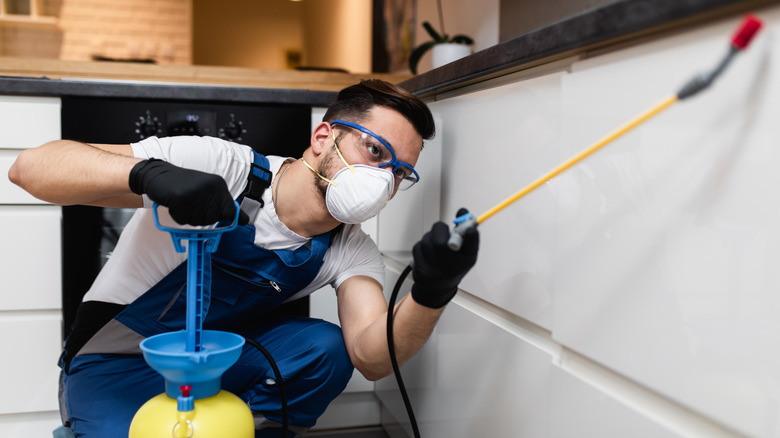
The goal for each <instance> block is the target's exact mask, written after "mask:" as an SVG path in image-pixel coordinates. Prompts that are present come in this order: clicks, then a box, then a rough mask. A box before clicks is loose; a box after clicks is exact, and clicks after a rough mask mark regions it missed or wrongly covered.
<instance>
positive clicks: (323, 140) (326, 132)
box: [311, 122, 333, 155]
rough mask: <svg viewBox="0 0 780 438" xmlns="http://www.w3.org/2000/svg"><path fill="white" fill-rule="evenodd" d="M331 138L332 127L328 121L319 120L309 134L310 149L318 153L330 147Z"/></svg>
mask: <svg viewBox="0 0 780 438" xmlns="http://www.w3.org/2000/svg"><path fill="white" fill-rule="evenodd" d="M332 140H333V128H331V126H330V123H328V122H320V124H319V125H317V127H315V128H314V132H313V133H312V134H311V149H312V152H314V154H315V155H320V154H322V153H324V152H327V151H328V149H330V147H331V146H333V145H332V144H331V141H332Z"/></svg>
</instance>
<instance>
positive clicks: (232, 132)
mask: <svg viewBox="0 0 780 438" xmlns="http://www.w3.org/2000/svg"><path fill="white" fill-rule="evenodd" d="M244 134H246V129H244V122H242V121H240V120H236V116H235V115H234V114H231V115H230V121H229V122H227V124H225V126H224V127H222V128H219V138H223V139H225V140H233V141H241V136H242V135H244Z"/></svg>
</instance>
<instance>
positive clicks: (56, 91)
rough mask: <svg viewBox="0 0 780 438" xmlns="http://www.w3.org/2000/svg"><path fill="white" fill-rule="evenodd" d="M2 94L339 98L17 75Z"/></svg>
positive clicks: (0, 88)
mask: <svg viewBox="0 0 780 438" xmlns="http://www.w3.org/2000/svg"><path fill="white" fill-rule="evenodd" d="M0 94H4V95H23V96H84V97H106V98H130V99H147V100H152V99H153V100H182V101H206V102H220V101H222V102H235V103H274V104H285V105H313V106H327V105H328V104H330V103H331V101H332V100H333V99H335V98H336V92H333V91H314V90H303V89H284V88H260V87H239V86H223V85H193V84H180V83H155V82H131V81H112V80H89V79H85V80H71V79H47V78H45V77H40V78H27V77H14V76H4V77H0Z"/></svg>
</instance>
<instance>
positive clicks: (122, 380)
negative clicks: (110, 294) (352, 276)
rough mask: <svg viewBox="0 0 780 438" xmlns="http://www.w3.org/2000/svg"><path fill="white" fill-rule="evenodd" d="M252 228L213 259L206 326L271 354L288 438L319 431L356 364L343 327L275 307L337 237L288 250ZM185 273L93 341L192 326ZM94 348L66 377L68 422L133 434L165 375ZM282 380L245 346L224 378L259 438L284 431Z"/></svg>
mask: <svg viewBox="0 0 780 438" xmlns="http://www.w3.org/2000/svg"><path fill="white" fill-rule="evenodd" d="M254 234H255V229H254V227H253V226H251V225H244V226H239V227H237V228H236V229H235V230H234V231H232V232H229V233H226V234H224V235H223V236H222V239H221V241H220V244H219V247H218V249H217V251H216V252H215V253H214V254H213V255H211V257H212V263H210V264H209V263H207V264H206V266H210V269H208V268H207V269H206V270H205V276H204V277H205V278H204V281H205V282H208V281H209V280H210V281H211V299H210V302H209V303H208V313H207V315H206V318H205V320H204V323H203V328H204V329H205V330H224V331H230V332H235V333H239V334H241V335H243V336H245V337H251V338H253V339H255V340H256V341H257V342H259V343H260V344H261V345H263V346H264V347H265V348H266V349H267V350H268V351H269V352H270V353H271V355H272V357H273V358H274V360H275V361H276V363H277V366H278V367H279V369H280V371H281V374H282V378H283V381H284V385H285V392H286V395H287V401H288V414H289V424H290V433H289V436H295V434H296V433H300V432H303V431H305V430H306V429H308V428H309V427H312V426H313V425H314V424H315V422H316V420H317V418H318V417H319V416H320V415H321V414H322V413H323V412H324V411H325V408H326V407H327V406H328V404H329V403H330V402H331V401H332V400H333V399H334V398H335V397H336V396H337V395H339V394H340V393H341V392H342V391H343V390H344V388H345V386H346V384H347V382H348V381H349V379H350V377H351V376H352V372H353V367H352V363H351V361H350V359H349V355H348V354H347V351H346V346H345V345H344V339H343V337H342V334H341V329H340V328H339V327H338V326H336V325H334V324H331V323H329V322H326V321H322V320H318V319H312V318H306V317H295V316H282V315H275V314H271V315H268V313H269V312H270V311H271V310H273V309H275V308H277V307H278V306H279V305H281V304H282V303H283V302H284V301H285V300H287V299H288V298H289V297H291V296H292V295H294V294H295V293H296V292H298V291H300V290H301V289H303V288H304V287H305V286H307V285H308V284H309V283H310V282H311V281H312V280H313V279H314V277H315V276H316V275H317V272H318V271H319V269H320V267H321V266H322V263H323V258H324V256H325V252H326V251H327V249H328V246H329V239H330V233H325V234H322V235H319V236H316V237H314V238H313V239H312V240H311V243H310V245H305V246H302V247H300V248H298V249H296V250H280V251H270V250H266V249H263V248H260V247H258V246H256V245H255V244H254ZM186 271H187V266H186V263H183V264H182V265H180V266H178V267H177V268H176V269H174V270H173V271H172V272H171V273H170V274H168V275H167V276H166V277H165V278H164V279H163V280H161V281H160V282H159V283H158V284H156V285H155V286H153V287H152V288H151V289H150V290H148V291H147V292H146V293H144V294H143V295H142V296H140V297H139V298H137V299H136V300H135V301H133V302H132V303H131V304H129V305H128V306H127V307H125V308H124V309H123V310H122V311H121V312H120V313H119V314H117V315H116V316H115V317H114V318H113V320H112V321H110V322H109V324H106V326H104V327H103V329H102V330H101V331H100V332H98V334H96V336H95V337H94V338H100V337H102V338H103V339H104V340H103V341H101V340H100V339H97V340H95V343H101V342H102V344H103V345H106V343H108V342H110V341H107V340H110V339H119V338H122V337H124V338H125V339H127V338H132V337H133V336H136V337H139V338H141V337H148V336H152V335H155V334H158V333H163V332H168V331H176V330H182V329H184V328H185V322H184V317H185V314H186V310H185V309H186V293H185V292H186ZM204 299H205V296H204ZM204 305H206V303H205V302H204ZM111 331H113V332H114V333H113V334H110V333H108V334H107V333H106V332H111ZM121 332H127V333H125V334H124V335H122V334H121ZM118 333H119V334H118ZM127 334H129V335H130V336H127ZM90 342H93V339H90ZM91 350H95V348H94V347H89V344H87V345H86V346H85V348H83V349H82V350H81V352H80V353H79V354H78V355H76V356H75V357H74V358H73V359H72V360H71V361H70V364H69V367H66V369H67V371H66V372H65V373H64V376H63V379H64V380H63V387H62V390H63V391H64V396H63V397H62V399H63V401H64V403H65V406H64V408H65V410H66V412H67V416H68V421H69V422H70V425H71V428H72V429H73V432H74V433H75V434H76V436H77V437H88V438H93V437H95V438H96V437H100V438H105V437H122V436H127V432H128V429H129V426H130V422H131V420H132V418H133V416H134V415H135V412H136V411H137V410H138V408H140V407H141V405H143V404H144V403H145V402H146V401H147V400H148V399H150V398H151V397H153V396H155V395H157V394H160V393H162V392H163V391H164V381H163V379H162V377H161V376H160V375H159V374H158V373H157V372H155V371H154V370H152V369H151V368H150V367H149V366H148V365H147V364H146V362H145V361H144V359H143V357H142V356H141V355H140V354H135V353H134V352H132V351H130V352H129V353H120V354H118V353H115V352H112V353H93V352H91ZM108 350H111V348H109V349H108ZM85 351H86V354H84V352H85ZM120 351H121V349H120ZM139 353H140V350H139ZM275 379H276V377H275V375H274V373H273V371H272V368H271V366H270V365H269V363H268V361H267V360H266V358H265V357H264V356H263V355H262V354H261V353H260V352H259V351H257V350H256V349H254V348H253V347H251V346H245V347H244V350H243V352H242V354H241V357H240V358H239V360H238V362H237V363H236V364H235V365H233V366H232V367H231V368H230V369H228V370H227V371H226V372H225V373H224V374H223V376H222V388H223V389H225V390H228V391H230V392H233V393H234V394H236V395H238V396H239V397H241V398H242V399H243V400H245V401H246V402H247V403H248V404H249V407H250V408H251V410H252V412H253V413H254V414H255V424H256V428H257V429H258V430H257V432H256V437H278V436H280V429H279V428H278V427H279V426H280V425H281V422H282V417H281V403H280V399H279V394H278V389H277V384H276V381H275Z"/></svg>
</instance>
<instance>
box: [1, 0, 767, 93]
mask: <svg viewBox="0 0 780 438" xmlns="http://www.w3.org/2000/svg"><path fill="white" fill-rule="evenodd" d="M777 4H780V0H618V1H615V2H613V3H610V4H607V5H605V6H601V7H597V8H595V9H592V10H590V11H587V12H584V13H582V14H578V15H575V16H573V17H570V18H567V19H564V20H561V21H558V22H557V23H554V24H551V25H549V26H545V27H542V28H539V29H537V30H535V31H532V32H529V33H527V34H525V35H522V36H519V37H517V38H513V39H511V40H508V41H506V42H503V43H500V44H497V45H495V46H492V47H489V48H487V49H485V50H481V51H479V52H477V53H474V54H472V55H470V56H468V57H466V58H463V59H460V60H458V61H455V62H453V63H450V64H447V65H445V66H442V67H439V68H437V69H434V70H431V71H429V72H426V73H423V74H420V75H418V76H414V77H412V78H411V79H408V80H405V81H403V82H401V83H400V84H401V85H402V86H404V87H405V88H407V89H409V90H411V91H413V92H414V93H416V94H418V95H420V96H423V97H425V98H430V97H431V96H435V94H437V93H439V92H443V91H447V90H452V89H455V88H459V87H462V86H465V85H469V84H472V83H477V82H481V81H484V80H487V79H490V78H493V77H497V76H501V75H505V74H509V73H512V72H515V71H520V70H524V69H527V68H531V67H534V66H537V65H541V64H545V63H548V62H551V61H555V60H557V59H563V58H566V57H570V56H574V55H577V54H582V53H586V52H589V51H593V50H598V49H603V48H605V47H608V46H610V45H615V44H625V43H627V42H632V41H639V40H641V39H642V38H648V37H656V36H658V35H661V34H663V33H668V32H678V31H680V30H681V29H685V28H686V27H690V26H696V25H701V24H703V23H707V22H710V21H713V20H716V19H720V18H724V17H730V16H733V17H734V18H735V26H736V21H737V20H738V19H739V15H740V14H742V13H744V12H746V11H751V10H752V11H756V12H757V13H758V14H759V15H760V10H758V9H759V8H762V7H766V6H769V5H777ZM0 94H6V95H9V94H10V95H32V96H88V97H107V98H138V99H159V100H184V101H209V102H219V101H223V102H242V103H278V104H289V105H315V106H326V105H328V104H329V103H330V102H331V101H332V100H333V99H334V98H335V97H336V92H335V91H314V90H308V89H288V88H263V87H251V86H228V85H200V84H184V83H164V82H141V81H137V82H136V81H122V80H110V79H108V80H106V79H95V80H90V79H85V80H76V79H48V78H46V77H36V78H30V77H18V76H0Z"/></svg>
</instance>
